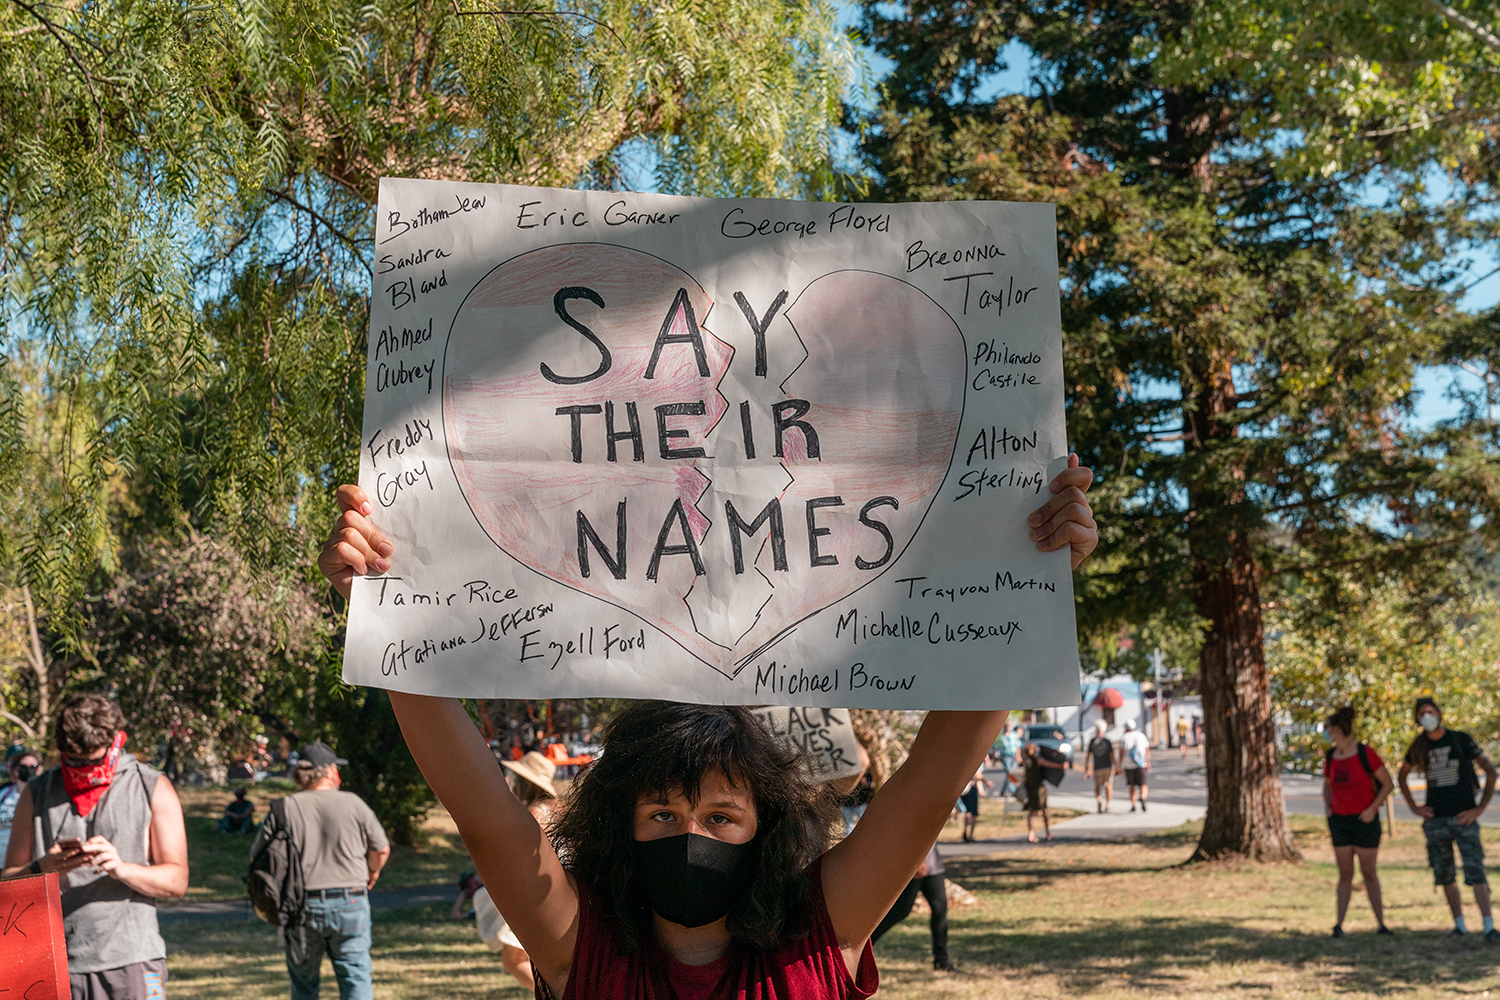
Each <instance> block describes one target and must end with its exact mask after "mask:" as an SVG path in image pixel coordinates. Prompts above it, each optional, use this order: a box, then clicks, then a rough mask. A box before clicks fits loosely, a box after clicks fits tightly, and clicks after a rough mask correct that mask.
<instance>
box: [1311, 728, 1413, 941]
mask: <svg viewBox="0 0 1500 1000" xmlns="http://www.w3.org/2000/svg"><path fill="white" fill-rule="evenodd" d="M1323 732H1324V734H1325V735H1326V736H1327V737H1328V739H1329V741H1330V742H1331V743H1332V744H1333V746H1332V747H1330V748H1329V750H1328V754H1327V755H1326V756H1325V757H1324V758H1323V802H1324V803H1325V805H1326V808H1327V810H1328V833H1329V835H1330V836H1331V837H1332V839H1333V857H1334V860H1335V861H1337V862H1338V866H1339V885H1338V890H1337V894H1336V898H1337V901H1338V911H1339V918H1338V922H1337V923H1335V924H1334V925H1333V936H1334V937H1343V936H1344V914H1346V913H1348V912H1349V896H1350V895H1351V894H1352V893H1353V891H1354V859H1355V857H1356V856H1358V857H1359V873H1360V875H1361V876H1362V877H1363V878H1364V880H1365V894H1366V895H1367V896H1369V897H1370V909H1372V910H1374V911H1375V923H1376V925H1377V926H1378V928H1379V930H1377V931H1376V933H1378V934H1390V933H1391V929H1390V928H1389V927H1387V926H1386V925H1385V906H1384V904H1383V903H1382V902H1381V898H1380V876H1378V875H1377V874H1375V856H1376V854H1377V852H1378V851H1379V850H1380V806H1381V804H1382V803H1384V802H1385V800H1386V799H1387V798H1389V797H1390V794H1391V791H1392V790H1393V789H1394V788H1395V785H1396V783H1395V782H1394V781H1393V780H1392V779H1391V773H1390V772H1389V771H1387V770H1386V768H1385V762H1384V761H1382V760H1381V759H1380V755H1379V754H1377V753H1376V752H1375V749H1374V747H1371V746H1368V745H1366V744H1364V743H1357V742H1355V739H1354V709H1353V707H1352V706H1349V705H1345V706H1344V707H1343V708H1341V709H1339V710H1338V711H1337V712H1334V713H1333V714H1332V715H1330V716H1329V717H1328V719H1327V721H1326V722H1324V723H1323Z"/></svg>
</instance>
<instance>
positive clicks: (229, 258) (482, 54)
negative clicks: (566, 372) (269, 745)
mask: <svg viewBox="0 0 1500 1000" xmlns="http://www.w3.org/2000/svg"><path fill="white" fill-rule="evenodd" d="M0 38H4V39H5V46H4V48H3V50H0V358H3V359H4V361H5V364H4V366H3V367H0V442H3V443H4V444H5V445H6V446H5V447H3V448H0V455H3V458H0V495H4V496H5V497H6V498H7V502H6V503H5V504H3V505H0V553H3V554H4V561H5V562H6V564H7V565H10V566H13V567H15V568H17V570H18V571H19V572H21V573H22V574H23V575H24V578H25V579H26V580H28V581H30V582H31V584H32V589H33V591H34V592H35V593H36V595H37V599H38V601H39V603H40V604H41V605H42V607H43V609H44V611H45V613H46V614H48V615H50V616H52V618H53V619H54V621H56V622H57V623H58V624H59V625H61V624H63V619H62V616H63V615H64V614H65V613H67V612H68V610H69V609H71V608H73V607H75V606H76V604H77V601H78V599H79V598H80V597H81V596H82V595H83V593H84V591H85V590H86V588H87V581H88V580H89V578H90V576H91V574H92V573H93V572H94V570H95V568H96V567H97V566H98V565H99V564H100V562H101V560H103V559H106V558H107V556H108V553H109V551H110V550H111V548H112V547H113V545H114V544H115V538H114V537H113V536H112V535H111V528H113V529H114V531H115V532H116V533H125V534H129V533H132V532H135V531H141V530H145V531H154V530H161V527H162V525H163V524H171V523H173V522H174V519H175V518H176V516H177V513H178V512H179V511H184V510H185V511H187V512H188V513H189V514H190V515H191V517H192V520H193V523H194V524H195V526H197V527H199V528H201V529H203V530H207V531H210V532H211V533H214V534H216V535H221V536H223V537H225V538H227V539H229V540H230V541H231V542H232V543H233V544H234V545H235V546H236V548H237V549H239V550H240V551H241V553H242V554H243V555H245V556H246V557H248V558H251V559H253V560H254V561H255V562H257V563H258V564H262V565H265V566H267V567H272V568H275V569H276V570H278V571H280V572H283V573H291V574H295V573H299V572H303V573H305V572H307V571H308V570H307V567H308V564H309V559H308V556H309V553H310V551H311V548H312V546H313V544H314V543H315V541H316V539H317V536H318V535H319V534H320V533H321V531H322V530H323V525H324V524H326V523H327V522H328V520H329V518H328V514H329V508H328V500H327V498H326V494H327V493H328V487H329V486H330V485H331V484H332V483H333V481H334V480H336V479H340V478H347V477H348V476H349V475H350V473H351V472H352V470H353V468H354V457H355V453H356V449H355V447H354V442H355V440H356V439H357V437H358V420H359V415H360V412H361V408H362V407H361V404H362V395H363V379H362V378H361V377H360V372H361V366H362V364H363V358H364V353H365V335H366V331H365V316H366V310H365V297H366V295H367V293H368V282H369V277H370V269H371V266H372V263H373V260H372V258H373V241H372V239H371V234H372V224H373V212H372V208H373V205H374V201H375V196H376V186H377V181H378V178H379V177H380V176H382V175H393V176H406V177H429V178H448V179H458V180H474V181H509V182H518V183H533V184H553V185H574V184H584V185H599V184H602V185H606V186H608V185H613V184H616V183H618V182H619V180H620V177H621V172H622V170H623V168H624V166H625V164H626V160H627V159H628V158H629V156H630V155H632V151H633V150H635V151H639V150H640V149H642V148H644V149H651V148H656V149H659V150H660V151H661V153H662V159H661V163H662V168H661V172H660V173H661V178H660V179H661V180H662V181H663V182H664V183H665V184H667V185H668V186H669V187H671V188H673V189H676V190H681V191H686V192H702V193H707V194H718V193H730V192H733V193H754V194H798V193H805V192H811V191H818V190H823V189H825V188H826V187H827V186H828V185H829V184H830V183H832V182H833V178H832V176H831V174H830V167H829V164H830V156H831V154H830V150H831V143H832V130H833V128H834V127H835V126H836V124H837V122H838V117H839V114H840V105H839V98H840V96H841V92H842V88H843V83H844V81H845V80H846V79H847V78H848V76H849V74H850V72H851V71H852V68H853V56H852V53H851V48H850V45H849V42H848V39H847V38H845V37H844V36H843V35H842V34H841V33H840V32H839V31H838V30H837V29H836V25H835V15H834V10H833V8H832V6H831V5H830V4H828V3H826V2H823V0H772V2H749V0H729V2H723V3H714V4H707V3H701V2H693V0H683V2H678V3H671V4H642V3H636V2H630V0H581V2H578V3H563V4H553V3H548V2H543V3H527V4H522V5H519V6H516V5H512V6H510V7H509V8H507V9H501V8H497V7H491V6H490V5H488V4H485V3H478V4H475V3H467V4H466V3H453V2H449V0H418V2H417V3H409V2H406V0H401V2H395V0H387V2H383V3H373V4H371V3H364V2H363V0H361V2H357V3H356V2H337V0H336V2H333V3H326V2H325V3H318V4H308V3H305V2H292V3H284V4H265V3H260V2H253V0H252V2H248V3H242V4H229V3H221V2H209V3H199V4H192V5H188V4H182V3H169V2H160V0H109V2H105V3H99V4H88V5H82V6H79V5H67V6H58V5H31V4H9V5H6V6H4V7H0ZM23 354H25V355H26V356H27V357H28V358H29V359H30V362H29V363H30V364H31V365H32V368H33V370H31V371H27V372H24V373H22V374H17V372H16V371H15V364H14V362H15V359H17V358H19V357H21V356H22V355H23ZM30 391H35V392H37V393H40V394H41V395H42V396H43V397H45V399H46V401H48V403H49V404H52V403H56V404H58V405H60V406H61V407H62V408H63V409H64V410H65V411H66V419H65V421H64V424H65V427H64V428H63V430H64V433H62V434H61V435H58V434H53V435H50V436H46V437H45V439H44V440H39V439H38V434H37V432H36V429H35V426H34V423H35V417H34V412H35V408H34V407H29V406H28V405H26V404H27V399H26V394H27V393H28V392H30ZM112 476H120V477H123V478H125V479H126V480H128V483H129V488H130V491H131V500H132V504H133V507H132V508H131V509H128V510H127V511H126V512H125V513H126V517H125V523H118V522H117V523H114V524H111V519H110V517H109V507H108V497H107V491H106V489H105V486H106V484H107V483H108V482H109V481H110V478H111V477H112ZM75 624H76V622H75ZM72 631H73V632H74V633H75V635H74V637H75V638H76V629H74V630H72Z"/></svg>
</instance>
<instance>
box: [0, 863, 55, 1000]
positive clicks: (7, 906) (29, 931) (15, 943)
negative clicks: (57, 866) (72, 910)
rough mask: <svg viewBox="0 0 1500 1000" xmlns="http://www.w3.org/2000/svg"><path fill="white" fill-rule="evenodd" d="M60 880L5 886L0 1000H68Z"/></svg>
mask: <svg viewBox="0 0 1500 1000" xmlns="http://www.w3.org/2000/svg"><path fill="white" fill-rule="evenodd" d="M70 995H71V994H70V992H69V987H68V945H67V942H66V941H65V940H64V939H63V920H62V898H61V897H60V896H59V895H58V886H57V876H56V875H55V874H49V875H35V876H32V877H30V878H13V879H6V880H4V881H0V1000H68V998H69V996H70Z"/></svg>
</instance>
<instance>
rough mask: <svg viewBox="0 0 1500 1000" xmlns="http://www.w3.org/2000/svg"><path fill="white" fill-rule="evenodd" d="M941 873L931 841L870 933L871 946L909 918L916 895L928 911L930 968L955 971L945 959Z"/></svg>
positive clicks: (939, 859) (945, 922) (943, 881)
mask: <svg viewBox="0 0 1500 1000" xmlns="http://www.w3.org/2000/svg"><path fill="white" fill-rule="evenodd" d="M943 871H944V869H943V856H942V855H941V854H939V853H938V845H937V843H936V842H934V843H933V845H932V847H930V848H928V851H927V857H925V858H923V859H922V863H921V864H920V865H919V866H917V873H916V874H915V875H913V876H912V879H911V881H910V882H908V883H906V888H905V889H902V890H901V895H899V896H897V897H896V903H895V905H894V906H892V907H891V910H890V912H889V913H887V914H886V915H885V916H884V917H883V918H882V919H881V921H880V923H879V924H878V925H877V926H876V928H875V930H874V931H872V932H871V934H870V945H871V946H872V947H873V946H874V945H875V944H876V943H877V942H878V941H879V940H880V939H881V938H882V937H884V936H885V932H886V931H888V930H890V929H891V928H892V927H895V926H896V925H897V924H899V923H900V922H901V921H903V920H905V919H906V918H907V917H908V916H910V915H911V908H912V906H913V904H915V903H916V901H917V893H919V892H920V893H921V894H922V896H923V898H924V899H926V900H927V908H928V909H929V910H931V911H932V915H931V917H929V918H928V922H927V926H928V928H929V929H930V930H931V931H932V967H933V969H934V970H936V971H938V972H956V971H957V970H956V969H955V968H954V967H953V963H952V962H951V961H950V960H949V959H948V882H947V880H946V879H945V878H944V876H943Z"/></svg>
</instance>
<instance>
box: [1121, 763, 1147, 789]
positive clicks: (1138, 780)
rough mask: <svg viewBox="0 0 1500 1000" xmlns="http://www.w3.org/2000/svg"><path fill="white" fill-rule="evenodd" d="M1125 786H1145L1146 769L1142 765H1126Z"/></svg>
mask: <svg viewBox="0 0 1500 1000" xmlns="http://www.w3.org/2000/svg"><path fill="white" fill-rule="evenodd" d="M1125 787H1126V788H1145V787H1146V769H1145V768H1144V767H1127V768H1126V769H1125Z"/></svg>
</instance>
